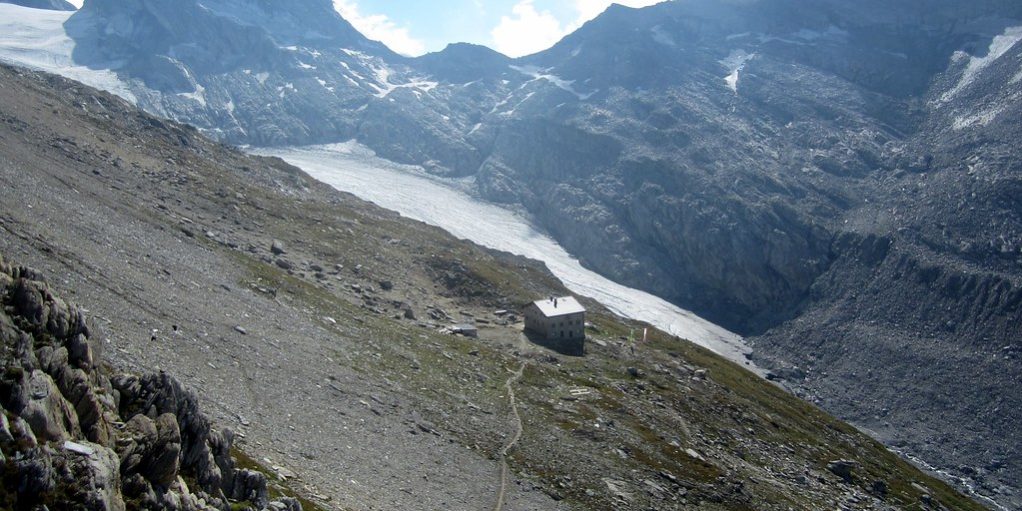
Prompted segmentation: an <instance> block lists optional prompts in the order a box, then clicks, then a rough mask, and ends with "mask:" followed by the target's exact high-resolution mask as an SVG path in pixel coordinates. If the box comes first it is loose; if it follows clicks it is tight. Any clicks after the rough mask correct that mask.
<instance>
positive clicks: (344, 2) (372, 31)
mask: <svg viewBox="0 0 1022 511" xmlns="http://www.w3.org/2000/svg"><path fill="white" fill-rule="evenodd" d="M334 9H336V10H337V12H339V13H340V14H341V16H342V17H344V19H346V20H348V23H351V24H352V25H353V26H354V27H355V28H356V29H358V31H359V32H362V35H364V36H366V37H368V38H369V39H374V40H377V41H380V42H382V43H383V44H386V45H387V47H388V48H390V49H392V50H394V51H396V52H398V53H400V54H402V55H408V56H411V57H415V56H419V55H422V54H424V53H426V43H424V42H422V41H421V40H419V39H416V38H414V37H412V35H411V34H409V33H408V29H407V28H404V27H399V26H397V24H396V23H394V22H393V21H392V20H391V19H390V18H388V17H387V16H385V15H383V14H362V13H361V12H360V11H359V9H358V4H357V3H355V2H353V1H350V0H334Z"/></svg>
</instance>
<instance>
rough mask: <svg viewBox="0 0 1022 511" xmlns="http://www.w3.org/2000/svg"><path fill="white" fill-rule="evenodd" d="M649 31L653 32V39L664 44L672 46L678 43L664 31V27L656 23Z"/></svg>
mask: <svg viewBox="0 0 1022 511" xmlns="http://www.w3.org/2000/svg"><path fill="white" fill-rule="evenodd" d="M650 32H652V34H653V40H654V41H656V42H658V43H660V44H662V45H664V46H670V47H672V48H673V47H675V46H677V45H678V44H677V43H675V42H674V38H673V37H671V34H668V33H667V32H666V31H664V27H662V26H660V25H656V26H655V27H653V28H652V29H650Z"/></svg>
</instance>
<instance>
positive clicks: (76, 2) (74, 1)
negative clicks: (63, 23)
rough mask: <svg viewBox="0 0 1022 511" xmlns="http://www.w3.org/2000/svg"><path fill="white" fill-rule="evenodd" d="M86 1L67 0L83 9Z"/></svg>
mask: <svg viewBox="0 0 1022 511" xmlns="http://www.w3.org/2000/svg"><path fill="white" fill-rule="evenodd" d="M84 1H85V0H67V3H69V4H71V5H73V6H75V7H77V8H79V9H81V8H82V2H84Z"/></svg>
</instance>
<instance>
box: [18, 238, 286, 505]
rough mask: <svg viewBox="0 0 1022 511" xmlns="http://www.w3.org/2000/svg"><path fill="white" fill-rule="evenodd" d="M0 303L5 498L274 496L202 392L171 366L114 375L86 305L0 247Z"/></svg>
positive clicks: (92, 501) (202, 500) (115, 501)
mask: <svg viewBox="0 0 1022 511" xmlns="http://www.w3.org/2000/svg"><path fill="white" fill-rule="evenodd" d="M0 306H2V309H0V343H2V344H0V349H2V352H0V368H2V376H0V406H2V410H0V421H2V422H0V451H2V456H0V463H2V464H3V465H4V467H5V470H4V475H3V477H0V485H2V487H3V491H2V492H0V504H2V505H3V507H5V508H10V509H32V508H33V507H34V506H48V507H50V508H56V509H60V508H62V506H67V505H68V504H70V503H77V504H80V505H83V506H85V508H87V509H101V510H108V511H121V510H124V509H125V508H126V507H130V508H132V509H134V508H139V509H178V510H202V509H211V510H212V509H216V510H220V511H224V510H227V509H232V506H231V503H230V502H229V501H228V500H227V498H228V497H230V498H232V499H235V500H237V501H247V502H248V503H249V504H250V505H251V507H254V508H255V509H267V508H268V507H269V506H270V502H269V500H268V499H267V496H266V495H267V494H266V479H265V477H264V476H263V477H262V478H260V476H262V475H261V474H257V473H253V472H251V471H248V470H238V469H237V468H236V466H235V462H234V460H233V459H232V458H231V454H230V448H231V444H232V441H233V434H232V433H231V432H230V431H223V432H221V431H217V430H215V429H213V428H211V426H210V422H209V419H207V418H206V416H205V415H204V414H203V413H202V412H201V411H200V410H199V406H198V400H197V398H196V397H195V395H194V394H193V393H192V392H190V391H188V390H186V389H184V388H183V387H182V386H181V384H180V383H179V382H178V381H177V380H175V379H174V378H172V377H170V376H168V375H167V374H166V373H163V372H161V373H158V374H150V375H146V376H143V377H138V376H135V375H128V374H120V375H116V376H114V377H113V378H111V377H110V376H109V374H108V373H109V371H108V370H107V369H104V368H103V366H102V365H101V360H100V357H99V354H98V353H96V352H95V349H94V347H93V345H92V343H91V342H90V340H89V339H90V338H91V337H92V331H93V329H94V327H93V326H92V325H91V323H90V322H89V321H87V320H86V319H85V316H84V315H83V313H82V309H80V308H79V307H77V306H76V305H73V304H68V303H66V302H64V301H63V300H61V299H60V298H59V297H57V296H54V295H53V294H52V293H51V291H50V288H49V286H47V284H46V283H45V282H44V281H43V280H42V277H41V276H40V275H39V274H37V273H36V272H34V271H32V270H30V269H28V268H24V267H19V266H15V265H10V264H7V263H6V262H5V261H4V260H3V259H2V258H0ZM118 425H123V426H122V427H117V426H118ZM184 478H189V479H191V480H193V481H195V482H194V483H191V484H189V483H186V482H185V479H184ZM126 503H130V506H127V505H126ZM274 506H276V507H274V509H298V510H300V509H301V507H300V505H298V504H297V502H294V501H293V500H291V499H285V501H284V502H275V503H274Z"/></svg>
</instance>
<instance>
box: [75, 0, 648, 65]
mask: <svg viewBox="0 0 1022 511" xmlns="http://www.w3.org/2000/svg"><path fill="white" fill-rule="evenodd" d="M332 1H333V3H334V7H335V8H336V9H337V12H339V13H341V16H343V17H344V19H346V20H348V21H349V22H350V23H351V24H352V25H354V26H355V28H357V29H358V30H359V31H360V32H362V33H363V34H365V35H366V36H367V37H369V38H370V39H375V40H377V41H382V42H383V43H384V44H386V45H387V46H389V47H390V49H392V50H394V51H396V52H398V53H401V54H404V55H408V56H413V57H414V56H419V55H422V54H424V53H427V52H432V51H440V50H442V49H444V47H445V46H447V45H448V44H449V43H457V42H468V43H475V44H482V45H484V46H489V47H490V48H493V49H494V50H497V51H499V52H501V53H503V54H505V55H508V56H510V57H520V56H522V55H528V54H531V53H536V52H538V51H542V50H545V49H547V48H549V47H551V46H553V45H554V43H556V42H557V41H559V40H560V39H561V38H562V37H564V36H566V35H568V34H569V33H571V32H573V31H575V29H577V28H579V27H580V26H582V24H583V23H585V22H586V21H589V20H591V19H593V18H595V17H596V16H597V15H599V14H600V13H602V12H603V11H604V10H606V9H607V7H608V6H610V4H611V3H612V2H611V0H434V1H431V2H423V1H422V0H332ZM660 1H663V0H617V1H616V3H619V4H622V5H627V6H629V7H645V6H647V5H653V4H655V3H659V2H660ZM70 2H71V3H73V4H75V5H77V6H78V7H81V3H82V0H70Z"/></svg>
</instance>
